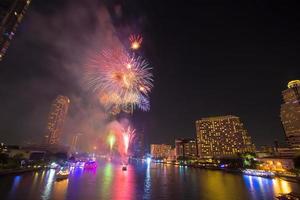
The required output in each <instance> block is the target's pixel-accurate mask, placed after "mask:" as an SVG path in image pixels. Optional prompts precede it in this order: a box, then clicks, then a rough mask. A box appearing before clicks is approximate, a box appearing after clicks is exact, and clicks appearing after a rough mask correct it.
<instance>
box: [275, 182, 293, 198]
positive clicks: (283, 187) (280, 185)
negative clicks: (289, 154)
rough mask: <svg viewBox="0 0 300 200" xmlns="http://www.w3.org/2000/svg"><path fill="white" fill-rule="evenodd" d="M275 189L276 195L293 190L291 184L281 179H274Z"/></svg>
mask: <svg viewBox="0 0 300 200" xmlns="http://www.w3.org/2000/svg"><path fill="white" fill-rule="evenodd" d="M273 189H274V193H275V194H276V195H278V194H282V193H283V194H286V193H290V192H291V191H292V188H291V185H290V184H289V183H288V182H287V181H284V180H281V179H278V178H276V179H273Z"/></svg>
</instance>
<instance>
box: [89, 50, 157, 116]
mask: <svg viewBox="0 0 300 200" xmlns="http://www.w3.org/2000/svg"><path fill="white" fill-rule="evenodd" d="M150 70H151V68H149V64H148V63H147V62H146V61H145V60H144V59H143V58H141V57H137V56H134V55H133V56H130V55H129V54H128V53H127V52H126V51H124V50H122V49H117V50H112V51H109V50H107V51H102V52H101V53H100V54H98V55H96V56H95V59H93V61H92V63H91V64H90V65H89V66H88V68H87V70H86V73H85V76H84V79H85V81H84V82H85V87H86V88H87V89H88V90H91V91H93V92H94V93H96V95H97V96H98V99H99V102H100V103H101V104H102V105H103V106H104V107H105V108H106V110H107V111H109V112H110V113H112V114H117V113H119V112H121V111H125V112H132V111H133V109H134V108H135V107H138V108H139V109H141V110H143V111H148V110H149V109H150V105H149V93H150V91H151V89H152V87H153V79H152V73H151V72H150Z"/></svg>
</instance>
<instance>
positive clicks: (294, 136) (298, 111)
mask: <svg viewBox="0 0 300 200" xmlns="http://www.w3.org/2000/svg"><path fill="white" fill-rule="evenodd" d="M282 96H283V100H284V103H283V104H281V110H280V117H281V122H282V125H283V128H284V131H285V136H286V140H287V143H288V144H289V146H290V147H291V148H300V80H294V81H290V82H289V83H288V89H286V90H284V91H283V92H282Z"/></svg>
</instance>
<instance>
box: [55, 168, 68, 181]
mask: <svg viewBox="0 0 300 200" xmlns="http://www.w3.org/2000/svg"><path fill="white" fill-rule="evenodd" d="M69 174H70V170H69V169H68V168H63V169H60V170H59V171H58V172H57V173H56V181H60V180H64V179H67V178H69Z"/></svg>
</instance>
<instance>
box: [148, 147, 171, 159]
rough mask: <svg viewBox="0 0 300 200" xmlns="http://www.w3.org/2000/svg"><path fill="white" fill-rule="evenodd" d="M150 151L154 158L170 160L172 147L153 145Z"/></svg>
mask: <svg viewBox="0 0 300 200" xmlns="http://www.w3.org/2000/svg"><path fill="white" fill-rule="evenodd" d="M150 149H151V156H152V158H154V159H164V158H168V156H169V155H170V151H171V149H172V147H171V145H168V144H151V145H150Z"/></svg>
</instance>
